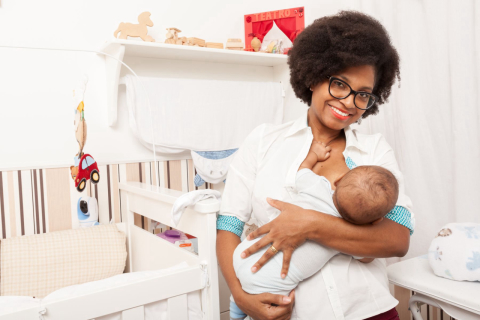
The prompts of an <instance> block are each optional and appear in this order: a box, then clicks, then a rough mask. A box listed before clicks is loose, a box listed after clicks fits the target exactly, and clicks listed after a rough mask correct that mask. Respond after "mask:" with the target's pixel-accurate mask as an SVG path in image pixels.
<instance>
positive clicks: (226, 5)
mask: <svg viewBox="0 0 480 320" xmlns="http://www.w3.org/2000/svg"><path fill="white" fill-rule="evenodd" d="M0 1H1V2H0V170H8V169H17V168H20V167H21V168H31V167H46V166H53V167H56V166H67V165H70V164H71V162H72V158H73V156H74V154H75V153H76V152H77V143H76V141H75V138H74V134H73V130H72V123H73V110H72V109H73V108H72V105H71V100H72V99H71V95H72V89H73V88H74V87H75V85H76V83H77V81H78V79H79V78H80V77H81V75H82V74H84V73H87V74H88V75H89V78H90V82H89V86H88V89H87V90H88V91H87V93H86V98H85V103H86V116H87V121H88V126H89V128H88V131H89V138H88V142H87V146H86V148H85V151H87V152H89V153H91V154H92V155H94V156H95V158H96V159H97V161H99V162H100V163H102V162H103V163H107V162H109V163H113V162H116V163H121V162H135V161H148V160H151V159H152V155H151V153H150V151H148V149H146V148H144V147H143V146H141V145H140V144H139V143H137V141H136V140H135V138H134V137H133V136H132V135H131V134H130V131H129V128H128V122H127V120H128V119H127V114H126V108H125V99H124V98H125V97H124V89H120V93H119V121H118V124H117V125H116V126H115V127H108V126H107V125H106V122H107V121H106V99H105V95H104V91H105V90H104V88H105V80H104V64H103V58H101V57H98V56H96V55H94V54H91V53H72V52H62V51H39V50H26V49H11V48H2V47H1V46H31V47H42V48H78V49H93V50H98V49H99V48H100V47H101V45H102V44H103V43H104V42H105V41H106V40H110V39H113V31H114V30H115V29H116V27H117V26H118V23H119V22H121V21H125V22H135V21H136V18H137V16H138V14H139V13H141V12H143V11H150V12H151V13H152V16H151V18H152V20H153V22H154V23H155V26H154V27H153V28H150V31H149V32H150V34H151V35H152V36H153V37H154V38H155V39H156V40H157V41H159V42H163V41H164V36H165V28H167V27H177V28H179V29H181V30H182V33H181V35H182V36H195V37H199V38H203V39H206V40H207V41H212V42H223V43H224V42H225V41H226V39H227V38H243V37H244V25H243V16H244V14H248V13H255V12H262V11H270V10H276V9H283V8H292V7H297V6H304V7H305V20H306V21H305V22H306V25H308V24H310V23H311V22H312V21H313V20H314V19H315V18H318V17H321V16H324V15H330V14H333V13H336V12H338V10H340V9H352V8H358V9H361V10H362V11H365V12H367V13H370V14H373V15H374V16H375V17H376V18H378V19H379V20H380V21H381V22H382V23H383V24H384V25H385V27H386V28H387V30H388V31H389V32H390V34H391V37H392V41H393V43H394V45H395V46H396V47H397V49H398V51H399V53H400V56H401V59H402V65H401V66H402V79H403V82H402V83H403V85H402V89H401V90H399V89H398V88H394V91H393V95H392V97H391V100H390V101H391V102H389V103H387V104H386V105H385V106H382V108H381V109H382V110H384V111H380V115H379V116H377V117H374V118H372V119H369V120H368V121H366V123H365V124H364V125H362V126H361V129H362V130H366V131H369V130H372V128H373V131H375V132H382V133H383V134H384V135H385V136H386V137H387V140H388V141H389V142H390V143H391V144H392V146H393V147H394V149H395V152H396V155H397V158H398V160H399V164H400V168H401V170H402V171H403V172H404V173H405V179H406V182H407V183H406V185H407V194H409V195H410V196H411V197H412V200H413V203H414V211H415V213H416V215H417V231H416V234H415V235H414V237H413V238H412V245H411V249H410V253H409V255H419V254H423V253H424V252H426V250H427V248H428V244H429V241H430V239H432V238H433V237H434V236H435V233H436V230H437V229H438V228H439V227H440V226H441V225H443V224H444V223H446V222H449V221H456V220H458V221H467V220H470V221H477V222H478V215H477V214H476V213H475V212H476V209H475V208H478V206H476V205H474V204H473V202H472V201H471V200H468V199H467V200H468V201H459V203H462V205H451V206H449V207H448V208H446V207H445V206H443V207H441V208H438V209H434V208H433V207H432V205H431V204H432V202H435V200H432V199H433V198H432V199H430V198H428V199H427V198H425V194H426V193H429V190H430V189H429V188H423V187H422V184H421V183H419V182H418V176H419V173H421V171H422V170H423V168H426V167H428V166H429V165H428V162H426V160H425V157H422V156H421V155H423V153H421V152H424V151H425V150H430V149H428V148H427V149H425V148H424V147H423V146H421V144H422V143H424V142H425V141H428V140H425V134H421V133H422V132H421V131H419V130H417V129H416V128H417V127H418V128H424V129H425V130H427V129H426V128H427V127H423V124H422V123H420V122H421V121H420V120H421V119H427V120H428V121H429V122H430V123H432V122H439V121H440V123H441V121H443V120H442V119H443V118H444V117H448V115H449V113H447V114H446V116H445V115H444V114H442V113H440V112H432V113H430V112H429V111H428V110H429V109H428V108H432V107H435V108H436V106H438V105H439V104H441V103H443V104H446V106H445V107H450V105H449V103H450V102H455V103H458V104H460V107H461V104H462V101H465V100H464V98H465V97H466V96H465V95H464V94H458V92H457V93H454V92H453V91H452V90H451V88H450V87H449V86H443V87H442V88H443V89H442V90H440V92H438V88H437V87H436V86H433V85H432V83H434V82H432V81H429V82H427V81H421V80H418V82H416V81H417V80H416V79H425V78H424V77H425V74H429V75H430V76H431V80H432V79H433V80H435V79H437V78H438V79H440V78H442V77H443V78H445V77H448V75H449V74H452V72H453V73H455V72H454V71H456V70H460V69H462V68H467V69H470V65H464V66H462V68H457V67H456V66H458V63H462V62H463V60H464V59H462V58H460V59H457V61H458V62H456V63H457V64H455V63H454V64H452V66H451V68H454V69H452V70H453V71H452V70H450V69H449V68H450V65H448V61H447V60H448V59H444V60H442V59H440V58H439V57H438V56H439V54H440V53H442V54H443V52H445V50H447V51H449V52H450V53H449V54H447V55H446V56H449V55H450V56H451V55H452V54H453V53H455V50H457V51H463V50H464V48H470V46H467V44H469V43H470V44H471V43H473V42H475V41H473V42H472V41H465V42H461V41H460V40H462V39H463V38H465V36H464V37H459V36H458V35H469V34H468V32H471V31H472V30H471V29H472V27H471V25H470V24H468V25H463V23H464V21H463V20H465V19H463V18H462V17H463V16H462V15H453V14H451V13H452V12H453V11H455V10H454V9H458V8H456V6H457V5H458V4H455V2H454V1H446V2H445V3H444V2H442V3H441V4H440V3H438V2H436V1H430V0H422V1H413V0H410V1H402V2H393V1H392V2H387V1H377V0H371V1H370V0H368V1H367V0H365V1H361V0H357V1H333V0H332V1H329V0H316V1H313V0H303V1H297V0H290V1H286V0H276V1H273V0H263V1H258V0H256V1H254V0H245V1H220V0H205V1H193V0H189V1H166V0H164V1H153V0H144V1H124V0H122V1H113V0H104V1H98V0H97V1H94V0H83V1H65V0H63V1H60V0H49V1H34V0H23V1H21V0H0ZM468 3H469V5H471V3H472V1H469V2H468ZM395 6H397V7H398V8H397V9H395V8H394V7H395ZM392 8H393V9H392ZM478 8H479V7H478V6H477V9H476V10H477V12H476V13H472V15H473V16H477V17H478V16H480V15H479V11H478ZM432 10H433V12H432ZM435 10H439V11H440V13H441V14H436V13H435ZM462 10H464V11H465V10H467V9H465V8H463V9H462ZM457 11H458V10H457ZM428 12H432V14H431V15H430V16H429V17H430V20H432V21H433V22H434V23H433V25H434V26H435V25H436V26H437V28H432V27H431V26H432V24H431V21H429V20H428V19H427V20H428V21H427V20H425V19H422V17H423V16H422V14H426V13H428ZM450 16H454V17H457V18H455V19H453V22H452V21H449V20H448V19H449V17H450ZM423 20H425V23H426V26H425V25H423V24H421V23H420V22H423ZM447 22H449V23H453V25H454V27H453V28H452V27H451V25H450V27H449V28H450V29H449V30H451V31H450V33H449V34H447V33H444V32H443V31H442V30H443V29H442V28H443V26H446V25H447ZM429 23H430V24H429ZM479 26H480V24H478V19H477V22H476V24H475V26H474V28H475V29H476V30H477V33H476V35H477V38H476V39H477V40H476V42H475V43H476V44H475V45H476V46H477V47H476V48H477V49H478V46H479V45H480V41H479V40H478V35H479V34H480V32H478V30H480V28H479ZM407 27H408V28H407ZM445 29H447V28H445ZM434 31H435V32H434ZM472 32H473V31H472ZM419 34H422V35H423V34H424V36H422V37H418V36H417V37H415V36H416V35H419ZM269 36H271V37H272V38H276V37H283V35H282V33H281V32H279V31H278V30H272V32H271V34H269ZM412 38H413V40H414V41H412ZM415 39H416V40H415ZM448 39H450V40H448ZM459 39H460V40H459ZM473 40H475V39H473ZM442 41H443V42H442ZM462 41H463V40H462ZM439 42H442V43H444V46H442V47H440V48H439V50H436V49H435V48H436V46H437V45H438V43H439ZM427 50H432V52H433V54H432V55H428V56H425V55H426V53H425V52H430V51H427ZM466 50H469V49H466ZM476 52H477V55H478V52H480V51H479V50H476ZM420 53H423V55H422V54H420ZM420 56H421V57H422V59H423V60H422V59H419V57H420ZM477 61H478V60H477ZM127 62H128V63H131V64H132V67H134V69H135V70H137V71H139V74H148V73H149V72H150V70H149V69H148V67H149V65H148V63H147V62H148V61H134V60H129V61H127ZM425 62H428V63H425ZM162 63H163V64H164V65H165V62H158V61H157V62H156V63H155V65H157V66H160V65H162ZM474 65H475V64H472V68H473V66H474ZM185 66H186V65H184V67H185ZM423 66H425V68H424V69H421V68H422V67H423ZM170 67H171V72H174V71H173V70H174V66H173V65H172V66H170ZM211 67H212V68H214V69H215V66H211ZM476 67H477V68H478V64H477V65H476ZM221 68H222V67H221V66H217V67H216V70H217V71H218V70H219V69H221ZM212 70H213V69H212ZM422 70H423V71H422ZM462 70H463V69H462ZM477 70H478V69H477ZM439 72H440V73H439ZM213 74H219V73H217V72H214V73H213ZM184 76H188V73H187V72H185V73H184ZM192 76H193V75H192ZM222 76H226V74H225V73H223V75H222ZM259 76H260V77H265V76H266V74H265V73H262V74H261V75H259ZM477 76H478V73H477ZM470 78H471V79H474V78H475V77H473V78H472V77H470ZM470 78H469V77H467V79H470ZM476 78H478V77H476ZM447 80H448V79H447ZM456 83H457V85H458V86H460V87H463V85H464V83H462V82H461V81H460V82H456ZM478 83H479V82H478V81H477V84H478ZM287 84H288V83H286V85H287ZM419 88H422V90H423V88H425V90H426V91H425V92H423V91H422V92H416V91H415V90H417V91H418V90H420V89H419ZM473 91H475V92H477V91H478V90H473ZM412 93H414V94H416V95H419V96H421V97H422V99H423V100H415V103H413V102H411V99H410V97H411V95H412ZM288 94H289V93H288V92H287V95H288ZM454 94H455V97H456V99H453V98H452V99H450V100H449V99H440V98H441V97H443V96H448V97H450V96H453V95H454ZM289 96H290V98H289V99H288V100H287V101H285V106H286V109H285V120H289V119H293V118H295V117H296V115H297V114H298V113H299V111H300V110H301V108H302V106H301V104H300V103H299V102H298V100H297V99H295V98H294V97H293V96H292V93H291V92H290V94H289ZM418 101H423V103H421V105H422V106H423V105H424V106H426V108H425V109H422V110H423V111H422V112H423V113H425V117H423V118H421V117H418V111H417V110H416V109H415V108H416V106H417V105H419V104H420V103H418ZM467 104H468V105H471V103H467ZM457 107H458V106H457ZM389 108H390V109H391V108H410V109H409V110H412V112H413V113H410V114H407V115H406V116H405V117H406V118H405V119H402V120H405V121H403V122H404V124H405V123H407V122H408V123H407V124H408V126H407V127H408V128H409V130H407V131H405V132H403V131H399V130H398V123H396V122H395V121H400V120H399V119H400V118H398V117H395V116H393V117H392V116H391V111H389ZM396 110H397V109H396ZM432 110H433V109H432ZM413 114H416V115H417V117H416V118H415V117H411V116H410V115H413ZM384 117H387V119H386V120H385V121H383V120H382V119H383V118H384ZM427 120H425V121H427ZM470 120H471V121H474V120H475V119H474V118H472V119H470ZM415 121H417V122H418V126H416V125H414V124H416V123H417V122H415ZM422 121H423V120H422ZM392 123H396V124H395V125H392ZM478 123H479V122H478V121H477V126H478ZM473 129H476V127H475V128H473ZM474 131H475V130H473V131H472V132H474ZM427 133H428V134H432V135H435V132H427ZM436 133H437V134H438V132H436ZM441 134H442V135H444V136H445V137H446V141H449V139H450V138H451V137H452V135H454V133H452V132H450V131H449V130H448V128H446V129H445V130H443V131H441ZM407 136H414V137H422V139H416V138H415V139H414V140H415V141H417V142H416V143H415V144H409V145H407V146H405V147H404V149H402V147H401V143H400V140H401V141H403V140H404V139H405V137H407ZM392 137H393V138H392ZM468 138H469V139H473V140H472V141H477V140H475V139H478V137H473V136H470V137H468ZM398 139H400V140H398ZM465 141H467V140H465ZM446 149H449V148H446ZM468 149H469V148H468V147H467V148H461V149H458V150H457V152H456V153H457V156H458V157H459V158H462V159H468V160H469V161H471V162H472V164H473V163H474V162H475V161H477V162H476V164H477V165H478V161H480V160H479V159H478V154H473V155H468ZM422 150H423V151H422ZM429 152H430V154H431V156H430V157H431V158H433V159H436V158H437V159H438V158H445V153H446V151H444V150H443V147H441V146H439V147H437V148H434V149H431V150H430V151H429ZM417 153H418V155H417V157H418V159H420V160H418V161H412V160H411V159H413V158H412V155H413V154H417ZM415 159H416V158H415ZM422 161H423V162H422ZM455 163H457V162H453V164H452V165H455ZM462 167H465V170H464V171H466V172H467V171H468V170H467V169H468V166H465V165H464V166H462ZM442 170H443V169H442ZM442 172H443V171H442ZM429 179H430V178H428V177H426V179H424V180H425V182H423V183H424V184H426V183H428V182H429V181H431V180H429ZM467 180H468V179H467V178H465V177H464V176H462V175H458V174H455V181H456V183H455V184H452V183H451V184H450V185H451V189H452V190H451V192H450V191H449V192H444V193H441V195H440V193H439V196H438V197H440V198H445V199H446V198H449V197H453V194H458V193H462V192H464V190H463V189H462V188H465V186H469V187H468V192H470V193H472V194H475V192H476V193H478V191H479V188H478V182H475V183H474V182H472V181H473V179H470V180H472V181H470V180H468V181H467ZM422 190H423V191H422ZM449 190H450V189H449ZM471 198H472V197H471ZM477 198H478V197H477ZM437 202H438V201H437ZM461 206H463V207H462V208H460V207H461ZM464 207H465V208H466V209H465V208H464ZM459 211H461V212H466V215H465V216H463V217H460V218H459V216H456V215H454V213H455V212H459ZM431 221H435V223H433V224H432V222H431Z"/></svg>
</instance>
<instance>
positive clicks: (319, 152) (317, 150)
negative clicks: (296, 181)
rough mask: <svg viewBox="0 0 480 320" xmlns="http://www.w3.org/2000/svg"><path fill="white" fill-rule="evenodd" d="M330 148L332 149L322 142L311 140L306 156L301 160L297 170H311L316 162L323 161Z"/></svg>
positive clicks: (327, 155)
mask: <svg viewBox="0 0 480 320" xmlns="http://www.w3.org/2000/svg"><path fill="white" fill-rule="evenodd" d="M330 150H332V148H330V147H327V146H325V144H324V143H323V142H318V141H313V142H312V145H311V146H310V150H309V151H308V154H307V157H306V158H305V160H303V162H302V164H301V165H300V168H298V170H299V171H300V170H302V169H310V170H312V169H313V167H314V166H315V164H316V163H317V162H319V161H325V160H327V159H328V157H330Z"/></svg>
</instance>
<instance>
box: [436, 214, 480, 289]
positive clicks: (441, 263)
mask: <svg viewBox="0 0 480 320" xmlns="http://www.w3.org/2000/svg"><path fill="white" fill-rule="evenodd" d="M428 260H429V262H430V266H431V267H432V269H433V272H434V273H435V274H436V275H437V276H440V277H443V278H448V279H453V280H458V281H480V224H478V223H449V224H447V225H445V226H444V227H443V228H442V229H441V230H440V231H439V232H438V235H437V236H436V237H435V239H433V241H432V243H431V245H430V249H429V251H428Z"/></svg>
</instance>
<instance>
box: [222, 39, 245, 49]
mask: <svg viewBox="0 0 480 320" xmlns="http://www.w3.org/2000/svg"><path fill="white" fill-rule="evenodd" d="M225 49H228V50H243V42H242V39H228V40H227V45H226V46H225Z"/></svg>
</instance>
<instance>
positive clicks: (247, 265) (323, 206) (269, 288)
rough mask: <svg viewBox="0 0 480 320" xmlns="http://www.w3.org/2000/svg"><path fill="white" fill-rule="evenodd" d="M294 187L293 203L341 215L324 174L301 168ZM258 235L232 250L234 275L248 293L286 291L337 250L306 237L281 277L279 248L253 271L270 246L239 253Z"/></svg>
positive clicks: (317, 269) (311, 273)
mask: <svg viewBox="0 0 480 320" xmlns="http://www.w3.org/2000/svg"><path fill="white" fill-rule="evenodd" d="M295 191H296V192H294V193H293V199H294V200H293V201H292V203H293V204H294V205H297V206H300V207H302V208H304V209H311V210H316V211H319V212H323V213H326V214H330V215H332V216H335V217H341V216H340V214H339V213H338V211H337V209H336V208H335V205H334V203H333V200H332V193H333V190H332V187H331V185H330V182H329V181H328V180H327V179H326V178H325V177H322V176H319V175H316V174H315V173H314V172H313V171H312V170H309V169H302V170H300V171H298V172H297V178H296V190H295ZM260 239H261V238H257V239H254V240H251V241H248V240H246V239H245V240H243V241H242V242H241V243H240V244H239V245H238V246H237V248H235V251H234V253H233V268H234V269H235V273H236V275H237V278H238V280H239V281H240V283H241V284H242V289H243V290H244V291H245V292H248V293H250V294H260V293H265V292H269V293H275V294H283V295H288V294H289V293H290V291H292V289H294V288H295V287H296V286H297V285H298V283H299V282H300V281H303V280H305V279H306V278H308V277H311V276H312V275H313V274H315V273H316V272H318V271H319V270H320V269H321V268H322V267H323V266H324V265H325V264H326V263H327V262H328V260H330V259H331V258H332V257H333V256H334V255H336V254H337V253H338V251H336V250H333V249H331V248H327V247H324V246H322V245H320V244H318V243H315V242H313V241H307V242H305V243H304V244H302V245H301V246H300V247H299V248H297V249H296V250H295V251H294V252H293V255H292V260H291V261H290V268H289V270H288V274H287V276H286V277H285V279H281V278H280V274H281V270H282V263H283V252H281V251H280V252H278V253H277V254H276V255H275V256H274V257H273V259H272V260H271V261H269V262H268V263H267V264H266V265H265V266H264V267H262V268H261V269H260V270H259V271H258V272H256V273H252V272H251V268H252V267H253V265H254V264H255V263H256V262H257V261H258V260H260V258H261V257H262V256H263V254H264V253H265V252H266V251H267V250H269V249H270V247H264V248H263V249H261V250H259V251H257V252H256V253H254V254H252V255H250V256H248V257H247V258H245V259H242V258H241V257H240V254H241V253H242V252H243V251H244V250H246V249H247V248H249V247H250V246H252V245H253V244H254V243H255V242H257V241H259V240H260Z"/></svg>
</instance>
